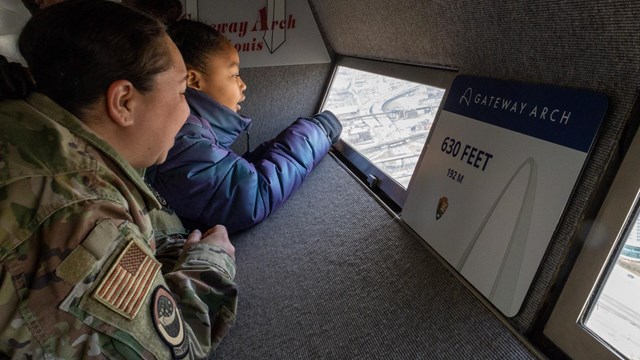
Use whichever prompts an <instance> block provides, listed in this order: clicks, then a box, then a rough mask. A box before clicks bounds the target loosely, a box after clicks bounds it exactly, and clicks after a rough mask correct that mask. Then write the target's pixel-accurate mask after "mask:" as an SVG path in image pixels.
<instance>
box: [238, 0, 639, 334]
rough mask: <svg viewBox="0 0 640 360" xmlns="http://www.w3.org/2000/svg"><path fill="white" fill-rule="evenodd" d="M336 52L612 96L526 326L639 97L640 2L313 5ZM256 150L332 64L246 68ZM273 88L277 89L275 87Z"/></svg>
mask: <svg viewBox="0 0 640 360" xmlns="http://www.w3.org/2000/svg"><path fill="white" fill-rule="evenodd" d="M309 3H310V5H311V7H312V9H313V11H314V14H315V15H316V18H317V20H318V23H319V27H320V28H321V31H322V32H323V35H324V36H325V41H326V42H327V46H328V47H329V49H330V50H333V51H334V52H335V53H336V54H341V55H347V56H357V57H365V58H373V59H387V60H392V61H399V62H406V63H411V64H421V65H435V66H443V67H447V68H454V69H458V70H459V71H460V72H461V73H465V74H474V75H481V76H489V77H495V78H501V79H509V80H518V81H527V82H534V83H547V84H557V85H562V86H568V87H573V88H584V89H590V90H595V91H598V92H602V93H604V94H606V95H607V96H609V100H610V105H609V111H608V114H607V118H606V121H605V124H604V127H603V128H602V132H601V134H600V136H599V138H598V140H597V143H596V146H595V148H594V150H593V153H592V156H591V158H590V159H589V161H588V163H587V166H586V169H585V172H584V174H583V176H582V178H581V179H580V181H579V183H578V186H577V188H576V192H575V194H574V196H573V198H572V199H571V201H570V203H569V205H568V208H567V210H566V213H565V216H564V218H563V220H562V222H561V224H560V226H559V228H558V231H557V233H556V235H555V236H554V239H553V240H552V243H551V246H550V248H549V252H548V254H547V256H546V257H545V260H544V262H543V264H542V266H541V269H540V272H539V274H538V276H537V278H536V280H535V281H534V283H533V285H532V288H531V291H530V294H529V296H528V297H527V299H526V300H525V303H524V305H523V308H522V311H521V312H520V314H519V315H518V316H516V317H514V318H512V319H510V321H511V322H512V323H513V324H514V326H515V327H516V328H518V329H519V330H520V331H521V332H526V331H527V330H528V329H530V327H531V326H532V323H533V321H534V318H535V317H536V315H537V313H538V311H539V309H540V306H541V305H542V304H543V301H544V298H545V296H546V294H547V293H548V292H549V289H550V288H551V286H552V285H553V281H554V280H553V279H554V277H555V276H556V273H557V272H558V271H559V269H560V267H561V265H562V263H563V260H564V259H565V257H566V255H567V251H568V249H569V246H570V245H571V243H572V242H573V241H574V238H577V241H579V240H580V237H579V236H577V235H576V234H578V228H579V226H580V225H581V223H582V222H583V217H584V215H585V211H586V209H587V208H588V207H589V206H593V204H592V203H591V201H592V198H593V196H594V194H595V193H596V190H597V189H598V186H600V185H599V183H600V181H601V180H602V174H603V173H605V170H607V168H606V166H607V164H608V163H610V160H611V157H612V156H614V150H615V147H616V145H617V142H618V141H619V139H620V136H621V132H622V130H623V127H624V125H625V123H626V121H627V117H628V116H629V112H630V110H631V107H632V104H633V102H634V100H635V96H636V89H637V88H638V80H639V79H640V36H639V34H640V22H639V21H638V19H639V18H640V2H637V1H606V0H587V1H581V0H571V1H556V0H554V1H542V0H533V1H531V0H515V1H468V0H465V1H448V0H447V1H443V0H437V1H418V0H395V1H387V0H371V1H359V0H340V1H325V0H322V1H320V0H309ZM242 75H243V78H244V79H245V81H246V82H247V83H248V91H247V96H248V100H247V101H246V102H245V105H244V112H245V113H246V114H247V115H249V116H251V117H253V118H254V122H255V125H254V129H253V131H252V134H255V135H254V136H253V138H252V144H254V145H253V146H255V144H257V143H258V142H260V141H263V140H266V139H268V138H270V137H272V136H273V135H275V134H276V133H277V132H279V131H280V130H281V129H282V128H283V127H284V126H286V125H287V124H288V123H290V122H291V121H293V120H294V119H295V118H296V117H297V116H300V115H311V114H313V113H314V111H315V110H317V106H318V104H319V102H320V101H321V100H322V94H323V90H324V89H323V88H324V85H325V84H326V81H327V80H328V78H329V77H330V75H331V66H330V65H329V64H321V65H302V66H289V67H272V68H255V69H243V70H242ZM275 84H277V85H275Z"/></svg>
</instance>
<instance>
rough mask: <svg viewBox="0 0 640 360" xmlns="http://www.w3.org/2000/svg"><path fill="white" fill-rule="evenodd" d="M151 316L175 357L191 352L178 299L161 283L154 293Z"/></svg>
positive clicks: (180, 357) (178, 357)
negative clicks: (186, 339)
mask: <svg viewBox="0 0 640 360" xmlns="http://www.w3.org/2000/svg"><path fill="white" fill-rule="evenodd" d="M151 306H152V308H151V318H152V319H153V323H154V325H155V326H156V330H158V333H159V334H160V337H161V338H162V340H164V342H165V343H167V345H169V348H170V349H171V352H172V353H173V357H174V359H182V358H184V357H185V356H187V354H188V353H189V346H188V345H187V342H186V341H185V334H184V324H183V322H182V316H181V315H180V311H179V310H178V305H177V304H176V300H175V299H174V298H173V296H172V295H171V293H170V292H169V290H167V289H166V288H165V287H164V286H162V285H160V286H158V287H157V288H156V290H155V291H154V293H153V301H152V303H151Z"/></svg>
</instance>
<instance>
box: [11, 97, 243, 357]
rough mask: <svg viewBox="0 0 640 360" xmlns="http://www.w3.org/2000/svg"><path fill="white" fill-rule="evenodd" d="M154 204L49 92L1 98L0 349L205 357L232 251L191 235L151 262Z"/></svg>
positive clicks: (231, 293) (228, 320) (226, 309)
mask: <svg viewBox="0 0 640 360" xmlns="http://www.w3.org/2000/svg"><path fill="white" fill-rule="evenodd" d="M159 208H160V205H159V203H158V200H157V199H156V198H155V197H154V196H153V194H152V192H151V191H150V189H149V188H148V187H147V186H146V185H145V184H144V182H143V180H142V178H141V177H140V175H139V174H138V173H137V172H136V171H135V170H134V169H133V168H131V166H130V165H129V164H127V163H126V162H125V161H124V160H123V159H122V158H121V157H120V156H119V155H118V154H117V153H116V152H115V151H114V150H113V149H112V148H111V147H110V146H109V145H108V144H106V143H105V142H104V141H102V140H101V139H100V138H98V137H97V136H95V135H93V134H92V133H91V132H90V131H89V130H87V128H86V127H85V126H84V125H82V123H81V122H80V121H79V120H77V119H76V118H75V117H73V116H72V115H70V114H69V113H67V112H66V111H64V110H63V109H61V108H60V107H58V106H57V105H56V104H54V103H53V102H52V101H51V100H50V99H48V98H46V97H45V96H43V95H41V94H32V95H31V96H30V97H29V98H28V99H27V100H26V101H5V102H2V103H0V358H4V357H7V356H9V357H11V358H18V359H31V358H36V359H41V358H44V359H71V358H92V357H93V358H105V357H106V358H115V359H136V358H144V359H152V358H158V359H171V358H191V359H203V358H206V357H207V356H209V354H210V353H211V352H212V351H213V349H215V347H216V346H217V344H218V343H219V342H220V341H221V340H222V337H223V336H224V335H225V334H226V332H227V331H228V328H229V327H230V326H231V325H232V323H233V321H234V319H235V309H236V299H237V298H236V297H237V288H236V285H235V284H234V282H233V278H234V275H235V265H234V261H233V259H232V258H231V257H230V256H229V255H228V254H227V253H226V252H224V251H223V250H222V249H221V248H219V247H217V246H213V245H208V244H196V245H194V246H193V247H191V248H190V249H189V251H188V252H186V253H184V254H181V255H180V257H179V258H173V259H172V260H173V262H174V264H175V265H173V264H171V265H168V266H165V267H166V268H167V269H169V272H166V273H163V272H162V271H160V267H161V266H162V265H163V264H161V263H160V262H158V261H157V259H156V257H155V256H154V251H155V241H154V236H153V229H152V225H151V222H150V217H149V214H148V212H149V211H159V210H157V209H159ZM164 215H167V214H164ZM165 218H166V216H165ZM164 224H165V225H167V226H165V230H167V232H166V233H163V234H161V235H163V236H162V238H163V239H164V240H165V241H163V247H165V248H166V249H171V248H173V249H174V250H179V249H180V248H181V247H180V246H179V244H178V246H175V245H176V243H175V241H169V242H168V241H166V240H167V239H168V238H170V237H167V236H165V235H170V233H175V231H174V230H175V229H173V228H172V226H173V227H176V226H177V227H179V224H178V225H176V224H173V225H172V224H169V223H164ZM174 225H175V226H174ZM178 232H179V231H178ZM167 243H169V244H168V245H167ZM165 245H166V246H165ZM169 252H170V251H169ZM165 255H166V254H165ZM165 257H166V258H168V259H171V257H170V256H165ZM165 265H166V264H165ZM178 309H179V310H178Z"/></svg>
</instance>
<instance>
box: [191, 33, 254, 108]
mask: <svg viewBox="0 0 640 360" xmlns="http://www.w3.org/2000/svg"><path fill="white" fill-rule="evenodd" d="M208 59H209V61H208V63H207V68H206V73H202V72H198V71H196V72H197V73H198V74H197V78H198V80H197V84H194V83H191V84H190V86H191V87H193V88H194V89H196V90H199V91H202V92H204V93H205V94H207V95H209V96H210V97H211V98H213V99H214V100H216V101H217V102H219V103H220V104H222V105H224V106H226V107H228V108H229V109H231V110H233V111H235V112H238V111H240V109H241V107H240V103H241V102H242V101H244V99H245V96H244V91H245V90H246V89H247V85H246V84H245V83H244V81H242V79H241V78H240V57H239V56H238V51H236V49H235V48H234V47H233V45H231V43H228V44H227V45H226V46H225V49H224V51H222V52H221V53H217V54H213V55H209V58H208Z"/></svg>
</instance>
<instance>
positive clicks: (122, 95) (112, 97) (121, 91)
mask: <svg viewBox="0 0 640 360" xmlns="http://www.w3.org/2000/svg"><path fill="white" fill-rule="evenodd" d="M135 95H136V88H135V86H133V84H132V83H131V82H130V81H128V80H117V81H114V82H113V83H112V84H111V85H110V86H109V88H108V89H107V98H106V105H107V113H108V114H109V117H111V120H113V122H115V123H116V124H118V125H119V126H122V127H128V126H131V125H133V122H134V118H133V116H132V115H133V114H132V113H133V110H134V107H135Z"/></svg>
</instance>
